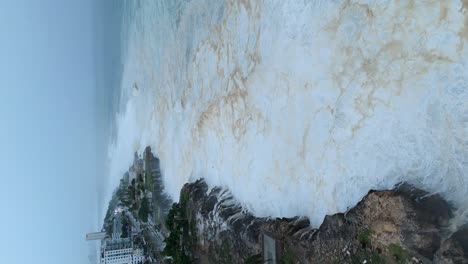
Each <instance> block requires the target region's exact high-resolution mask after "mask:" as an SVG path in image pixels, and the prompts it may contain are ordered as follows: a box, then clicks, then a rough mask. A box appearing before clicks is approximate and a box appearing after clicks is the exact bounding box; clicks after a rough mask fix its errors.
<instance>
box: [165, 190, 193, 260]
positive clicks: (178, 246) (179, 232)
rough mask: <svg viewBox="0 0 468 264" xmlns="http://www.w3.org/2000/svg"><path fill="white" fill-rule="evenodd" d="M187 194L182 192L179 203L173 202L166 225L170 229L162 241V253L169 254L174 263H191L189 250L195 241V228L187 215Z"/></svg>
mask: <svg viewBox="0 0 468 264" xmlns="http://www.w3.org/2000/svg"><path fill="white" fill-rule="evenodd" d="M187 202H188V196H187V195H184V194H182V195H181V197H180V202H179V203H174V204H173V205H172V208H171V209H170V211H169V214H168V216H167V220H166V226H167V228H168V229H169V231H170V235H169V237H167V238H166V239H165V240H164V242H165V243H166V247H165V248H164V251H163V254H164V255H165V256H171V257H172V259H173V263H174V264H185V263H191V262H192V260H191V251H192V250H193V249H194V248H195V246H196V242H197V229H196V226H195V224H193V223H191V222H190V221H189V217H188V215H187Z"/></svg>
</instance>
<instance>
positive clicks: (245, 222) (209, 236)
mask: <svg viewBox="0 0 468 264" xmlns="http://www.w3.org/2000/svg"><path fill="white" fill-rule="evenodd" d="M181 197H187V199H188V200H189V202H188V203H187V207H188V208H186V209H185V210H187V212H189V213H188V215H190V216H191V218H192V220H191V221H196V223H197V227H198V230H197V234H198V237H197V248H196V249H195V250H194V251H195V252H193V254H192V255H193V256H194V257H196V258H197V259H198V262H199V263H206V262H210V263H245V261H246V260H247V259H250V258H251V257H253V256H258V255H259V254H262V248H263V245H262V241H263V238H264V235H267V236H268V237H269V238H271V239H273V240H274V241H275V243H276V246H275V248H276V254H277V256H276V257H277V263H281V261H284V262H286V263H363V262H364V261H365V262H366V263H384V262H385V263H432V261H433V260H434V256H435V262H436V263H465V262H463V261H465V260H466V259H464V258H466V252H467V249H466V247H467V238H466V236H467V233H468V231H463V230H459V231H458V232H457V233H454V234H453V235H452V236H451V237H450V238H449V239H447V240H446V241H445V242H444V243H443V244H442V246H441V240H442V237H443V232H442V230H444V227H445V226H446V225H447V224H448V222H449V220H450V218H451V217H452V208H451V207H450V206H449V204H448V203H447V202H446V201H445V200H443V199H442V198H441V197H440V196H439V195H437V194H429V193H427V192H425V191H423V190H420V189H417V188H414V187H413V186H411V185H408V184H400V185H398V186H397V187H396V188H395V189H393V190H384V191H374V190H371V191H370V192H369V193H368V194H367V195H366V196H365V197H364V198H363V199H362V200H361V201H360V202H359V203H358V204H357V205H356V206H355V207H354V208H352V209H350V210H349V211H348V212H346V213H338V214H335V215H331V216H326V217H325V219H324V221H323V223H322V225H321V226H320V227H318V228H313V227H311V226H310V222H309V220H308V218H305V217H294V218H276V219H272V218H259V217H254V216H253V215H251V214H250V213H249V212H248V211H246V210H244V209H243V208H242V206H241V205H240V204H239V203H237V202H236V201H235V199H234V198H233V196H232V195H231V193H230V192H228V191H226V190H222V189H220V188H213V189H211V190H209V188H208V186H207V185H206V183H205V182H204V181H203V180H199V181H196V182H195V183H190V184H186V185H185V186H184V187H183V189H182V191H181ZM439 248H440V249H439ZM436 251H437V254H435V253H436ZM460 259H461V260H460ZM445 260H447V261H452V262H442V261H445ZM456 261H459V262H456ZM460 261H462V262H460Z"/></svg>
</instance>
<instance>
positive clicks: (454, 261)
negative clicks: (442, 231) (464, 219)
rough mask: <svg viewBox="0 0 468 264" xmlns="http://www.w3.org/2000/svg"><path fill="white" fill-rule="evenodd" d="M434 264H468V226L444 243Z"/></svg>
mask: <svg viewBox="0 0 468 264" xmlns="http://www.w3.org/2000/svg"><path fill="white" fill-rule="evenodd" d="M434 263H440V264H467V263H468V225H465V226H463V227H461V228H460V229H459V230H458V231H456V232H455V233H453V234H452V235H451V236H450V237H449V238H448V239H447V240H445V241H444V243H442V246H441V247H440V249H439V250H438V251H437V252H436V254H435V259H434Z"/></svg>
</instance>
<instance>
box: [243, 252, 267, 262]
mask: <svg viewBox="0 0 468 264" xmlns="http://www.w3.org/2000/svg"><path fill="white" fill-rule="evenodd" d="M261 263H263V258H262V255H260V254H256V255H252V256H250V257H248V258H246V259H245V264H261Z"/></svg>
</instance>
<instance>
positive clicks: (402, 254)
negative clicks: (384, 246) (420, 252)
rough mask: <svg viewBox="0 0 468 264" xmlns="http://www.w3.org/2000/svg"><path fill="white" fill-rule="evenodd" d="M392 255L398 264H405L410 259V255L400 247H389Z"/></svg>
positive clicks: (392, 245) (391, 245)
mask: <svg viewBox="0 0 468 264" xmlns="http://www.w3.org/2000/svg"><path fill="white" fill-rule="evenodd" d="M388 250H389V252H390V254H392V256H393V257H394V258H395V260H396V261H397V263H405V262H406V260H407V259H408V258H409V257H408V256H409V255H408V253H407V252H406V251H405V250H404V249H403V248H402V247H400V246H399V245H396V244H390V246H389V247H388Z"/></svg>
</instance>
